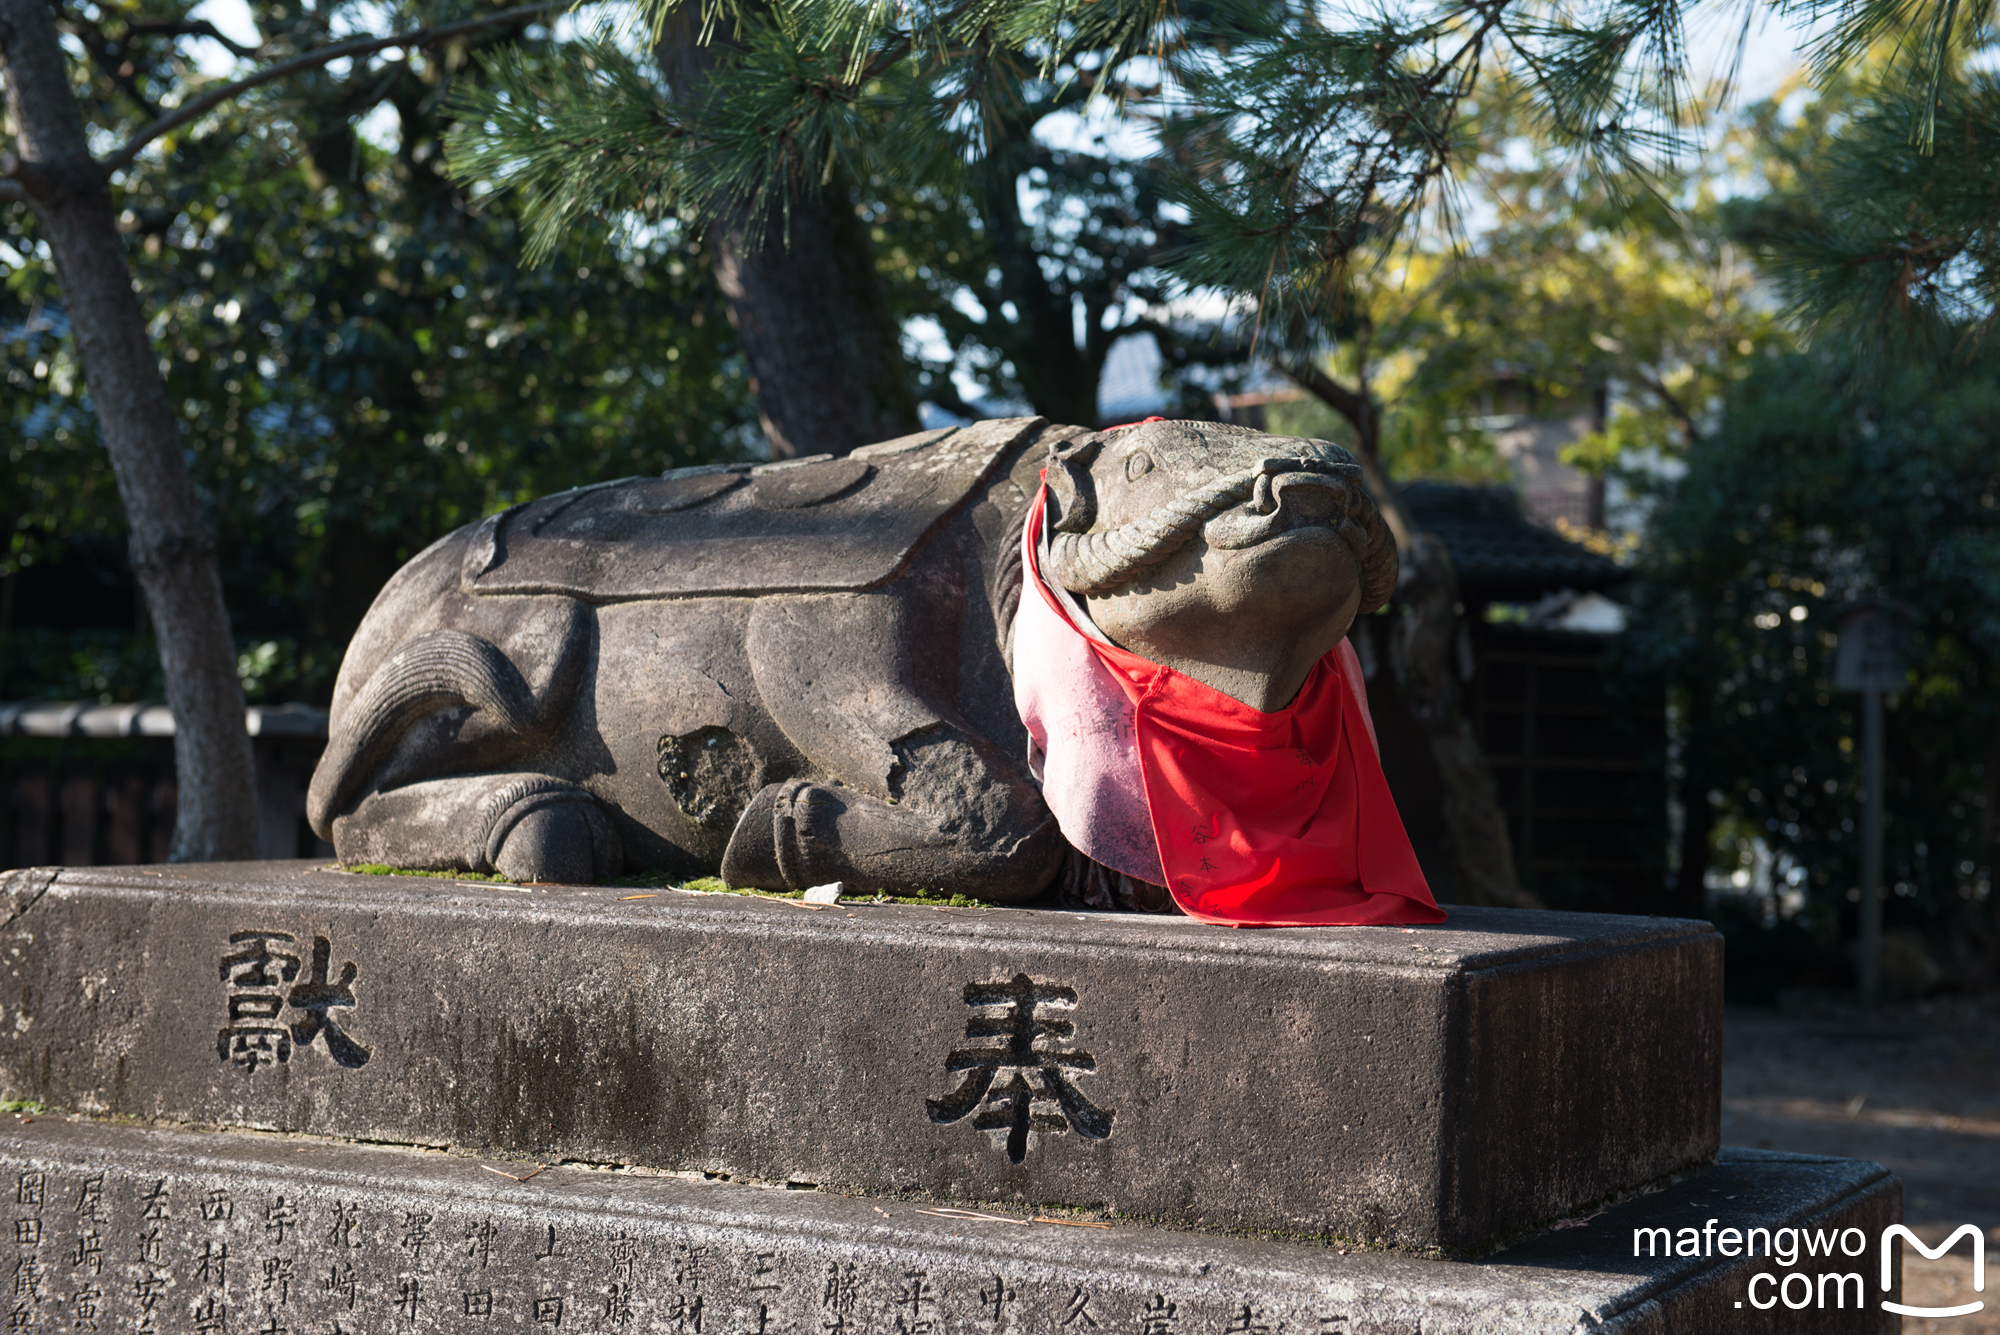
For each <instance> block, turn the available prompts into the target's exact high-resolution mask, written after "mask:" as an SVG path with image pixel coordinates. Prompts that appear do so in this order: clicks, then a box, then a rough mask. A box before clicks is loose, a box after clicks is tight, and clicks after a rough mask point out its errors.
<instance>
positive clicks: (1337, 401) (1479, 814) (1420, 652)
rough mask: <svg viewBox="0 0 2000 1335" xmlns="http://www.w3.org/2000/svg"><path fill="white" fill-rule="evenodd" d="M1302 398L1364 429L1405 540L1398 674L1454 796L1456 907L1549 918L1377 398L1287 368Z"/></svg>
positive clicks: (1445, 589)
mask: <svg viewBox="0 0 2000 1335" xmlns="http://www.w3.org/2000/svg"><path fill="white" fill-rule="evenodd" d="M1285 373H1286V374H1287V375H1288V376H1290V377H1291V379H1292V380H1293V381H1294V382H1295V383H1297V384H1298V386H1299V387H1300V388H1301V389H1304V390H1305V391H1306V392H1307V393H1309V394H1311V395H1313V396H1314V397H1315V398H1318V399H1320V400H1321V401H1322V402H1324V403H1325V404H1326V405H1327V406H1328V407H1330V408H1332V409H1333V410H1334V411H1335V412H1337V413H1339V414H1340V415H1341V416H1342V417H1344V418H1346V419H1347V422H1348V425H1350V426H1352V427H1353V428H1354V435H1355V442H1356V445H1357V446H1358V448H1357V449H1356V450H1355V456H1356V457H1357V458H1359V459H1360V461H1361V472H1362V482H1363V484H1364V485H1365V486H1366V487H1367V488H1368V492H1369V495H1370V496H1372V497H1373V498H1374V500H1375V505H1376V508H1377V509H1379V510H1380V511H1381V512H1382V519H1383V521H1384V522H1385V523H1387V524H1388V526H1389V531H1390V532H1391V533H1392V534H1394V535H1395V538H1396V551H1397V555H1398V557H1399V558H1400V560H1401V564H1402V570H1401V573H1400V574H1399V575H1398V577H1397V580H1396V592H1397V595H1398V596H1399V597H1400V598H1401V600H1402V603H1403V609H1402V613H1401V615H1399V616H1398V617H1397V618H1396V632H1395V638H1394V641H1393V648H1392V651H1391V653H1390V655H1389V659H1390V666H1391V669H1392V670H1393V671H1394V672H1395V674H1396V680H1397V684H1398V685H1400V686H1401V687H1402V691H1403V698H1404V699H1406V700H1408V701H1409V704H1410V713H1411V714H1412V715H1413V716H1414V717H1415V719H1416V721H1417V725H1418V726H1419V727H1421V728H1422V729H1423V730H1424V735H1425V737H1426V738H1428V739H1429V741H1430V748H1431V760H1432V763H1434V764H1435V765H1436V766H1437V772H1438V782H1439V784H1440V786H1442V788H1443V789H1444V823H1445V828H1446V829H1447V830H1449V831H1450V832H1451V859H1452V878H1453V886H1452V892H1453V893H1452V898H1453V899H1455V900H1456V901H1457V902H1459V903H1461V904H1500V905H1505V906H1508V907H1513V908H1540V907H1541V906H1542V905H1541V901H1540V900H1539V899H1537V898H1536V897H1535V896H1534V895H1533V894H1532V893H1530V892H1528V891H1525V890H1523V889H1522V888H1521V881H1520V876H1519V873H1518V871H1517V870H1516V868H1515V865H1514V841H1513V840H1512V839H1511V838H1510V837H1509V836H1508V833H1507V817H1506V815H1505V813H1503V812H1502V811H1501V809H1500V788H1499V785H1498V784H1497V783H1495V782H1494V779H1493V767H1492V766H1490V765H1488V764H1487V763H1486V752H1485V751H1484V750H1483V749H1482V748H1481V747H1480V745H1479V738H1478V736H1477V735H1476V734H1475V733H1474V732H1473V729H1472V720H1470V719H1469V718H1467V717H1466V716H1465V707H1464V699H1463V692H1462V691H1461V690H1460V688H1459V681H1458V677H1457V675H1456V674H1455V673H1454V672H1453V671H1452V663H1451V659H1452V641H1453V640H1454V638H1455V637H1456V636H1457V634H1458V625H1459V617H1460V603H1459V597H1458V572H1457V571H1455V570H1454V569H1453V568H1452V564H1451V554H1450V553H1449V552H1447V551H1445V549H1444V544H1443V543H1441V542H1439V541H1438V540H1437V539H1436V538H1434V537H1432V536H1431V535H1430V534H1428V533H1426V532H1424V531H1423V530H1421V529H1419V528H1418V527H1417V526H1416V524H1415V522H1414V521H1412V519H1411V518H1410V512H1409V511H1408V510H1407V509H1405V508H1404V506H1403V500H1402V497H1401V496H1399V495H1398V494H1397V493H1396V489H1395V487H1394V486H1392V485H1391V484H1390V482H1389V478H1388V475H1387V474H1386V473H1384V472H1383V471H1382V459H1381V454H1380V452H1379V450H1378V448H1377V447H1378V443H1379V441H1380V431H1381V421H1380V412H1379V409H1378V407H1377V405H1376V404H1375V403H1374V401H1373V399H1372V398H1371V397H1370V396H1369V394H1368V392H1367V391H1366V390H1365V389H1364V390H1360V391H1355V390H1350V389H1348V388H1347V387H1346V386H1344V385H1341V384H1340V383H1339V382H1337V381H1335V380H1334V379H1333V378H1332V377H1331V376H1328V375H1327V374H1326V373H1325V372H1323V371H1321V370H1319V368H1317V367H1315V366H1312V365H1309V364H1299V365H1294V366H1287V367H1286V368H1285Z"/></svg>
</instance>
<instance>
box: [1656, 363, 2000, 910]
mask: <svg viewBox="0 0 2000 1335" xmlns="http://www.w3.org/2000/svg"><path fill="white" fill-rule="evenodd" d="M1995 369H1996V368H1995V366H1994V364H1993V363H1992V362H1991V361H1990V360H1986V361H1982V362H1981V363H1980V364H1979V365H1978V366H1976V367H1974V368H1971V369H1952V368H1936V367H1934V368H1926V369H1911V370H1906V371H1902V372H1899V373H1896V374H1894V375H1892V376H1889V377H1886V378H1882V377H1863V376H1861V375H1859V374H1858V373H1857V368H1856V367H1855V365H1854V364H1853V363H1851V362H1849V361H1846V360H1844V359H1841V358H1837V357H1833V356H1829V355H1826V354H1816V355H1803V354H1801V355H1792V356H1786V357H1774V358H1771V359H1768V360H1766V361H1765V362H1764V363H1763V364H1762V365H1761V366H1759V367H1758V369H1757V370H1756V371H1755V373H1754V374H1753V375H1752V376H1751V377H1750V378H1749V379H1748V380H1747V381H1746V382H1745V383H1744V384H1743V386H1742V387H1741V388H1740V389H1739V390H1738V391H1737V392H1736V393H1735V394H1734V395H1733V396H1732V398H1731V401H1730V405H1729V411H1728V414H1727V416H1726V417H1725V418H1724V420H1723V424H1722V427H1721V429H1720V430H1719V431H1718V432H1716V433H1715V434H1714V435H1713V436H1711V437H1708V438H1706V439H1704V440H1702V441H1701V442H1699V443H1697V444H1696V445H1695V446H1694V448H1693V449H1692V450H1690V451H1689V453H1688V455H1687V465H1688V471H1687V474H1686V476H1685V477H1684V478H1682V479H1681V480H1680V481H1679V483H1678V484H1676V485H1675V486H1674V487H1673V488H1672V489H1671V492H1670V493H1669V495H1668V498H1667V499H1668V501H1669V503H1668V504H1667V505H1666V506H1665V508H1664V509H1663V510H1662V512H1661V514H1660V516H1659V519H1658V522H1657V524H1656V526H1655V528H1654V531H1653V533H1652V534H1651V545H1650V547H1649V548H1648V550H1647V552H1646V554H1645V557H1644V559H1643V561H1642V563H1641V572H1642V578H1641V580H1640V582H1639V584H1638V586H1637V588H1636V589H1635V590H1634V604H1633V619H1632V629H1631V630H1630V631H1629V632H1628V633H1627V635H1626V636H1625V637H1624V639H1625V642H1626V646H1627V651H1628V653H1629V654H1630V655H1631V659H1630V661H1631V664H1632V665H1633V666H1635V667H1638V668H1641V669H1643V670H1647V671H1654V672H1658V673H1661V674H1663V675H1665V676H1666V677H1668V678H1669V679H1670V680H1671V681H1673V682H1674V683H1675V684H1676V692H1677V698H1678V699H1680V700H1681V701H1682V702H1683V704H1682V707H1681V711H1680V712H1681V729H1682V737H1683V743H1684V748H1685V753H1684V756H1683V763H1684V764H1685V766H1686V769H1687V779H1686V784H1685V787H1686V790H1687V791H1688V792H1689V794H1690V797H1689V800H1690V801H1693V802H1700V801H1704V800H1705V801H1706V802H1707V803H1708V804H1709V806H1710V808H1711V810H1712V812H1713V814H1714V815H1715V816H1716V817H1717V818H1718V838H1719V839H1720V840H1721V842H1723V843H1724V844H1731V843H1734V842H1738V841H1742V840H1747V839H1749V838H1751V837H1753V836H1754V837H1758V838H1761V839H1763V840H1764V841H1765V843H1766V844H1767V845H1769V846H1770V847H1771V848H1772V849H1773V850H1775V851H1776V852H1777V853H1779V854H1780V855H1782V856H1783V857H1785V858H1788V859H1790V860H1791V861H1792V862H1793V863H1794V864H1795V865H1796V866H1797V867H1798V868H1799V869H1800V874H1801V875H1802V877H1803V881H1802V883H1801V886H1800V888H1801V889H1802V890H1803V891H1804V892H1805V894H1806V896H1807V903H1808V908H1807V911H1806V914H1805V920H1806V921H1807V922H1808V923H1811V924H1816V927H1817V930H1818V931H1820V932H1821V933H1822V935H1823V936H1824V937H1828V938H1830V937H1831V936H1832V935H1833V934H1835V933H1836V932H1837V930H1838V926H1839V921H1840V916H1841V914H1843V913H1844V912H1846V911H1847V910H1848V906H1849V902H1850V901H1849V898H1848V896H1849V892H1850V890H1851V889H1852V887H1854V886H1855V885H1856V884H1857V883H1858V879H1859V866H1858V861H1859V855H1860V848H1859V843H1860V836H1859V834H1858V833H1857V831H1858V829H1859V825H1860V819H1859V817H1860V812H1859V791H1858V790H1859V784H1860V757H1859V752H1858V747H1859V728H1860V721H1859V713H1860V710H1859V698H1858V697H1856V696H1851V695H1844V694H1841V693H1839V692H1837V691H1836V690H1835V689H1834V687H1833V682H1832V675H1833V660H1834V648H1835V643H1836V638H1835V632H1836V629H1837V615H1836V609H1837V608H1838V607H1839V605H1840V604H1842V603H1843V602H1845V601H1847V600H1850V599H1852V598H1855V597H1858V596H1861V595H1864V594H1875V593H1882V594H1886V595H1888V596H1890V597H1892V598H1895V599H1898V600H1901V601H1903V602H1905V603H1907V604H1908V605H1910V606H1911V607H1913V608H1915V609H1916V624H1915V635H1914V640H1913V643H1912V646H1911V663H1912V669H1911V673H1910V678H1909V685H1908V688H1907V689H1906V690H1904V691H1903V692H1902V693H1901V694H1900V695H1899V696H1897V697H1895V699H1894V702H1893V705H1892V707H1891V708H1890V710H1889V711H1888V728H1887V733H1888V764H1887V771H1888V775H1889V786H1888V793H1887V809H1888V813H1889V818H1888V824H1887V853H1886V865H1887V872H1886V880H1887V881H1888V882H1889V883H1890V884H1891V885H1893V886H1894V887H1895V897H1894V898H1892V899H1891V901H1890V914H1891V922H1892V925H1893V924H1894V923H1895V922H1897V921H1908V922H1912V923H1919V924H1921V923H1930V924H1945V923H1955V924H1959V925H1961V926H1963V927H1965V930H1967V931H1984V932H1986V933H1988V935H1989V936H1990V935H1991V932H1992V926H1993V906H1994V898H1993V893H1992V886H1993V879H1994V866H1993V837H1994V835H1993V831H1994V825H1993V822H1994V819H1995V814H1996V813H1995V811H1994V806H1995V800H1996V795H2000V787H1996V779H2000V773H1996V771H2000V434H1996V428H1995V425H1994V424H1995V423H1996V422H1997V421H2000V382H1996V380H1995V376H1994V372H1995ZM1730 851H1731V852H1732V853H1733V851H1734V850H1733V849H1731V850H1730ZM1730 862H1731V864H1733V863H1734V858H1733V857H1731V859H1730ZM1982 923H1983V924H1985V925H1984V926H1980V925H1979V924H1982ZM1968 924H1969V925H1968Z"/></svg>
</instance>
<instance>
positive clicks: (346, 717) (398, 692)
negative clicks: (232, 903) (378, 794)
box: [306, 630, 588, 839]
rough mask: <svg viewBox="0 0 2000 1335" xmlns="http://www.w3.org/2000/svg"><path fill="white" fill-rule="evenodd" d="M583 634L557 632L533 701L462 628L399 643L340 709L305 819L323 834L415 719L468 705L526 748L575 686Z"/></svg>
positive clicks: (517, 675) (509, 670) (512, 670)
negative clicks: (548, 675) (557, 658)
mask: <svg viewBox="0 0 2000 1335" xmlns="http://www.w3.org/2000/svg"><path fill="white" fill-rule="evenodd" d="M587 638H588V637H586V636H582V635H576V634H570V635H566V636H564V637H563V639H564V641H565V644H564V649H563V652H562V659H563V660H564V661H562V662H559V663H558V664H557V665H556V670H555V672H554V673H553V674H552V676H553V679H552V681H551V683H550V688H549V689H548V690H547V691H546V692H544V698H543V699H541V700H537V699H536V696H535V692H534V690H533V688H531V687H530V686H529V685H528V682H527V680H526V679H525V678H524V677H522V675H521V670H520V669H519V668H517V667H515V666H514V663H513V661H512V660H510V659H509V658H508V657H507V655H506V654H504V653H502V652H501V651H500V649H499V648H498V647H497V646H495V645H494V644H492V643H491V642H490V641H487V640H483V639H481V638H479V637H478V636H477V635H471V634H468V633H466V632H465V631H462V630H433V631H427V632H426V633H424V634H422V635H418V636H415V637H414V638H412V639H410V640H408V641H407V642H405V643H404V644H403V645H401V646H400V647H399V648H398V649H397V650H396V652H395V653H393V654H391V655H390V656H389V658H388V659H387V661H385V662H384V663H383V664H382V665H381V666H380V667H378V668H376V669H375V672H374V674H373V675H372V676H370V677H369V678H368V682H367V684H366V685H365V686H363V687H362V688H361V691H360V693H359V694H358V695H356V696H355V698H354V701H353V703H352V704H350V705H349V706H348V707H347V708H346V709H345V710H343V711H342V713H341V717H340V719H339V720H338V724H337V726H336V728H335V730H334V732H333V734H332V735H331V736H330V737H329V738H328V739H327V747H326V752H325V754H324V755H322V756H321V757H320V761H319V765H318V767H317V768H316V769H314V770H313V777H312V785H311V787H310V788H308V789H307V791H306V819H307V820H308V821H309V822H310V823H311V825H312V828H313V830H314V831H315V832H316V833H317V834H318V835H319V836H320V837H321V838H322V839H331V838H332V837H333V818H334V817H335V816H337V815H339V814H340V813H341V812H342V811H344V810H345V809H346V808H347V806H348V804H349V803H351V802H352V801H353V800H354V798H355V797H356V795H357V794H358V793H359V792H360V790H361V788H362V787H363V786H364V785H365V784H366V783H367V782H368V780H369V778H370V776H371V775H373V774H374V773H375V771H376V770H377V769H378V768H379V767H380V766H381V764H382V762H383V761H384V760H386V759H387V758H388V757H389V755H390V753H391V752H392V751H393V750H394V749H395V747H396V743H397V742H399V741H400V740H402V738H403V735H404V734H405V733H407V732H408V731H409V730H410V729H411V727H413V726H414V725H415V724H417V723H418V722H419V721H421V720H422V719H425V718H427V717H429V716H430V715H432V714H435V713H437V712H439V711H440V710H445V709H456V708H459V707H461V706H465V705H470V706H472V707H473V708H474V709H477V710H480V711H482V712H483V713H485V714H487V715H488V716H489V718H490V721H491V722H492V724H493V725H494V727H495V729H496V731H497V732H498V733H499V734H500V735H502V736H505V737H508V738H510V739H513V740H514V741H516V742H517V743H518V747H515V748H510V749H521V750H525V749H526V748H527V747H528V746H529V745H531V744H533V743H534V742H535V741H537V740H538V739H539V738H540V737H541V736H542V735H544V734H545V733H546V732H547V731H548V730H549V729H550V727H551V726H552V725H553V724H554V723H555V722H557V721H558V719H557V716H558V715H560V714H561V713H562V707H563V706H564V705H566V704H567V703H568V697H569V695H570V693H571V690H572V689H573V688H574V684H575V680H576V677H577V671H576V669H577V668H579V667H580V666H581V662H582V659H583V657H584V641H585V640H586V639H587Z"/></svg>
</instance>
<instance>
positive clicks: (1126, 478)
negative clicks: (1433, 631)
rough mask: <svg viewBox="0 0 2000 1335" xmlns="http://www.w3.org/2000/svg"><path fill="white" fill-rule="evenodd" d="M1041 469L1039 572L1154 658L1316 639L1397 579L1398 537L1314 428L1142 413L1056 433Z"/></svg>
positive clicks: (1340, 626)
mask: <svg viewBox="0 0 2000 1335" xmlns="http://www.w3.org/2000/svg"><path fill="white" fill-rule="evenodd" d="M1046 476H1047V480H1048V487H1049V492H1050V494H1051V496H1052V497H1053V498H1054V507H1053V513H1052V514H1051V516H1050V521H1051V524H1052V527H1053V531H1052V532H1051V534H1050V535H1049V539H1050V544H1049V552H1048V557H1047V560H1046V563H1045V567H1044V570H1043V574H1044V575H1045V576H1046V577H1047V578H1048V579H1049V580H1050V581H1051V582H1055V583H1060V584H1061V585H1062V586H1063V587H1064V588H1066V589H1068V590H1069V591H1070V592H1071V593H1073V594H1075V595H1077V596H1078V597H1079V598H1081V599H1082V600H1083V602H1084V604H1085V606H1086V607H1087V608H1088V610H1089V612H1090V615H1091V618H1092V620H1094V621H1095V622H1096V623H1097V624H1098V625H1099V626H1100V627H1101V628H1102V629H1103V630H1104V631H1105V633H1106V634H1108V635H1110V636H1111V637H1112V638H1113V639H1114V640H1117V641H1118V642H1119V643H1121V644H1126V645H1127V646H1128V647H1131V648H1135V649H1137V650H1139V652H1142V653H1145V652H1147V651H1148V648H1152V649H1160V650H1163V653H1162V654H1160V655H1156V656H1161V657H1162V658H1163V661H1166V660H1169V659H1171V658H1173V657H1175V656H1182V657H1185V656H1187V655H1189V654H1192V655H1193V656H1195V657H1206V658H1209V659H1213V658H1214V657H1215V656H1216V654H1217V653H1218V652H1220V653H1222V654H1224V655H1227V654H1228V652H1229V649H1228V646H1229V645H1230V644H1231V643H1232V642H1242V643H1253V642H1259V643H1260V642H1263V641H1265V640H1267V639H1269V638H1270V637H1272V636H1289V637H1292V638H1293V639H1295V640H1300V641H1301V643H1302V644H1303V642H1304V641H1311V642H1314V643H1317V642H1319V641H1324V645H1323V647H1322V648H1320V650H1319V652H1321V653H1324V652H1325V650H1326V649H1330V648H1332V647H1333V645H1334V644H1335V643H1337V642H1338V641H1339V639H1340V636H1342V635H1344V634H1346V632H1347V628H1348V626H1349V624H1350V623H1351V622H1352V621H1353V619H1354V618H1355V617H1356V616H1359V615H1362V614H1365V613H1368V612H1372V611H1374V610H1375V609H1376V608H1378V607H1380V606H1382V604H1383V603H1385V602H1386V601H1387V600H1388V597H1389V593H1390V591H1391V590H1392V589H1393V588H1394V587H1395V583H1396V545H1395V542H1394V540H1393V539H1392V538H1391V536H1390V534H1389V531H1388V529H1387V527H1386V526H1385V525H1384V524H1383V522H1382V517H1381V515H1380V514H1379V513H1378V512H1377V511H1376V509H1375V504H1374V502H1373V501H1371V500H1370V499H1369V498H1368V494H1367V492H1366V491H1364V490H1363V489H1362V486H1361V468H1360V466H1359V465H1358V464H1357V463H1356V462H1355V461H1354V456H1353V455H1351V454H1349V453H1348V452H1347V451H1346V450H1344V449H1342V448H1341V447H1340V446H1338V445H1333V444H1329V443H1328V442H1326V441H1323V440H1306V439H1303V438H1301V437H1297V436H1272V435H1266V434H1265V433H1263V432H1261V431H1252V430H1249V429H1248V428H1245V427H1237V426H1226V425H1222V424H1219V423H1214V422H1151V423H1147V424H1145V425H1142V426H1136V427H1126V428H1123V429H1121V430H1116V431H1109V432H1098V433H1094V434H1092V435H1088V436H1082V437H1078V438H1076V439H1074V440H1071V441H1066V442H1064V443H1063V444H1061V445H1059V446H1057V447H1056V448H1055V449H1054V450H1053V451H1052V453H1051V457H1050V459H1049V463H1048V468H1047V471H1046ZM1196 640H1198V641H1199V642H1200V645H1201V647H1195V644H1194V641H1196ZM1177 645H1178V646H1182V647H1180V648H1176V647H1175V646H1177Z"/></svg>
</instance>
